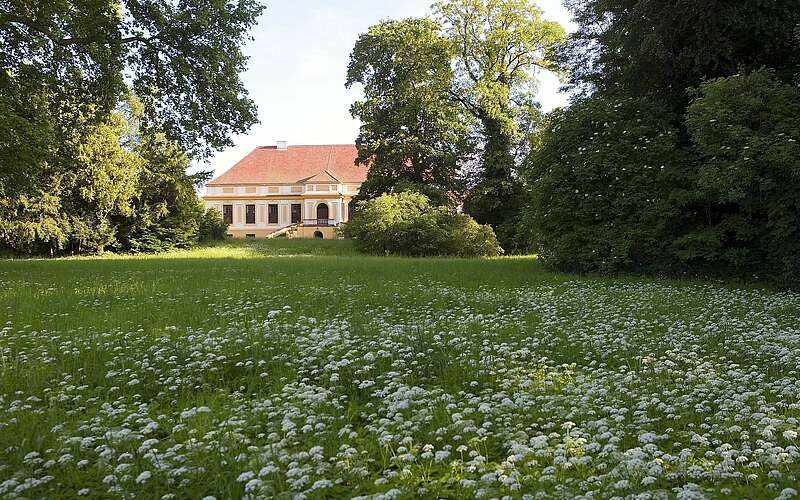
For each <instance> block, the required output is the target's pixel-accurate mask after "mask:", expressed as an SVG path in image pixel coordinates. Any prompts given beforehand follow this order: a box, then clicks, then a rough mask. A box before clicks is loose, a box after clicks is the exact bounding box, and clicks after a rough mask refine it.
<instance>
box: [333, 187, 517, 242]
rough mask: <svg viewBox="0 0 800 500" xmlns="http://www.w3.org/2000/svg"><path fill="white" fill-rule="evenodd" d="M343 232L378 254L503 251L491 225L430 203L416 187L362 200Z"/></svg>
mask: <svg viewBox="0 0 800 500" xmlns="http://www.w3.org/2000/svg"><path fill="white" fill-rule="evenodd" d="M345 235H346V236H348V237H350V238H353V240H354V242H355V246H356V248H357V249H358V250H360V251H362V252H365V253H372V254H379V255H383V254H386V255H389V254H391V255H407V256H434V255H451V256H457V257H478V256H497V255H499V254H500V253H501V252H502V249H501V248H500V245H499V244H498V243H497V239H496V238H495V236H494V232H493V231H492V229H491V227H489V226H485V225H483V226H482V225H479V224H478V223H477V222H475V221H474V220H473V219H472V218H471V217H469V216H468V215H465V214H459V213H455V212H453V211H451V210H449V209H447V208H445V207H436V206H432V205H431V203H430V200H428V198H427V197H425V196H424V195H422V194H420V193H414V192H402V193H397V194H384V195H381V196H379V197H377V198H374V199H371V200H366V201H362V202H359V203H358V204H357V206H356V210H355V213H354V214H353V218H352V219H351V221H350V222H349V223H348V224H347V226H346V228H345Z"/></svg>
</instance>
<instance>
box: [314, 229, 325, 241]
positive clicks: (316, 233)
mask: <svg viewBox="0 0 800 500" xmlns="http://www.w3.org/2000/svg"><path fill="white" fill-rule="evenodd" d="M314 238H316V239H318V240H321V239H323V238H325V236H324V235H323V234H322V231H314Z"/></svg>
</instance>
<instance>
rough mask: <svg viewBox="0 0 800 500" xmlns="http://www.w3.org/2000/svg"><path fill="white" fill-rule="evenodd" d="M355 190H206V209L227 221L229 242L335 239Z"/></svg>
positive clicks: (343, 187) (255, 187)
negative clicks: (231, 238)
mask: <svg viewBox="0 0 800 500" xmlns="http://www.w3.org/2000/svg"><path fill="white" fill-rule="evenodd" d="M359 187H360V184H352V183H348V184H333V183H330V182H328V183H324V184H321V183H320V184H309V185H298V184H286V185H240V186H209V188H208V190H207V193H206V195H205V196H204V197H203V200H204V202H205V206H206V208H214V209H216V210H218V211H219V212H220V213H221V214H223V216H225V215H227V216H228V220H229V221H230V225H229V226H228V235H229V236H231V237H234V238H255V239H261V238H270V237H275V235H279V236H285V237H287V238H319V237H322V238H323V239H338V238H341V236H340V231H339V227H340V226H341V224H343V223H345V222H347V220H348V219H349V204H350V201H351V200H352V199H353V196H355V195H356V194H357V193H358V188H359Z"/></svg>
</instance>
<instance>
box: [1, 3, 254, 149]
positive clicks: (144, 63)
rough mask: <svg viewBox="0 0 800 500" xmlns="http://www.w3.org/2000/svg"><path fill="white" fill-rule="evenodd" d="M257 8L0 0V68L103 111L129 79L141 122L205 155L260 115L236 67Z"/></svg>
mask: <svg viewBox="0 0 800 500" xmlns="http://www.w3.org/2000/svg"><path fill="white" fill-rule="evenodd" d="M261 10H262V7H261V6H260V5H259V4H258V3H257V1H256V0H231V1H219V0H195V1H186V0H52V1H47V2H41V1H38V0H0V73H5V74H6V75H7V78H8V79H10V80H16V79H20V78H25V79H28V80H38V81H40V82H42V83H43V84H45V85H47V86H48V87H49V88H50V89H51V90H52V91H53V92H54V96H53V97H56V98H57V97H58V96H59V95H69V96H70V97H71V98H73V102H74V103H75V104H78V105H85V106H91V108H92V109H93V110H95V111H96V112H97V113H98V114H99V115H101V116H102V115H104V114H107V113H108V112H110V110H112V109H113V108H114V106H115V105H116V103H117V102H118V101H119V99H120V95H121V94H123V93H124V92H125V90H126V85H125V81H126V78H128V79H129V81H130V82H131V84H132V86H133V88H134V90H135V91H136V93H137V94H138V95H139V97H140V98H141V99H142V100H143V101H144V103H145V105H146V106H145V111H146V117H147V119H148V121H149V122H151V123H158V124H159V125H160V126H162V127H163V128H164V129H165V130H166V132H167V133H168V135H169V136H170V137H171V138H172V139H173V140H176V141H177V142H178V144H179V145H180V147H181V148H182V149H183V150H185V151H187V152H189V153H191V154H192V155H193V156H196V157H204V156H207V155H209V154H210V153H211V152H213V151H214V150H218V149H220V148H223V147H225V146H229V145H231V140H230V135H231V134H233V133H238V132H244V131H246V130H247V129H248V128H249V127H250V125H252V124H253V123H255V122H256V121H257V119H256V112H255V106H254V104H253V102H252V101H251V100H250V99H249V98H248V97H247V91H246V90H245V89H244V87H243V85H242V83H241V81H240V80H239V73H241V72H242V71H243V70H244V68H245V63H246V57H245V56H244V55H243V54H242V51H241V46H242V44H243V42H244V41H245V40H246V39H247V37H248V35H247V33H248V31H249V28H250V27H252V26H253V25H254V24H255V22H256V19H257V17H258V15H259V14H260V12H261ZM5 92H7V89H6V88H4V87H0V93H5ZM84 112H85V110H84ZM101 119H102V118H101Z"/></svg>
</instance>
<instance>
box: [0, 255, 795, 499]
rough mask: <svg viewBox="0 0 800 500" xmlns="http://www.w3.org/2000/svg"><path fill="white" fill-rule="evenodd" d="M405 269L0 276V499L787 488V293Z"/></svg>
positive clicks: (685, 492)
mask: <svg viewBox="0 0 800 500" xmlns="http://www.w3.org/2000/svg"><path fill="white" fill-rule="evenodd" d="M287 260H288V259H287ZM310 262H313V261H312V260H306V261H303V265H306V264H308V263H310ZM329 262H333V260H331V261H329ZM365 262H369V261H365ZM389 262H395V261H389ZM404 262H405V263H404V264H402V265H403V266H406V267H404V269H405V271H408V272H409V273H410V274H409V276H408V277H405V278H403V279H388V280H387V279H384V280H382V281H380V282H377V281H371V280H369V279H360V278H358V277H356V276H355V275H352V274H350V275H347V276H349V278H348V281H347V282H345V283H343V282H342V281H341V280H334V279H330V280H329V281H328V280H326V279H322V280H321V281H320V282H317V283H314V284H302V283H299V282H298V281H297V280H296V276H293V275H291V274H290V273H284V272H277V271H274V272H271V274H269V279H266V278H263V275H261V276H260V275H257V274H251V275H250V276H249V277H247V276H245V274H246V273H244V272H242V270H241V269H239V268H237V267H236V266H237V265H238V264H230V268H229V269H227V271H228V275H229V276H230V277H228V278H222V279H217V280H216V281H213V282H212V281H209V282H208V283H207V286H202V287H199V288H196V289H193V288H191V287H184V288H181V289H180V290H182V291H179V290H173V291H172V293H166V292H165V291H164V289H163V288H159V286H166V283H172V284H174V283H175V282H176V279H175V278H176V277H178V276H186V275H185V274H178V271H175V270H172V271H170V270H168V269H166V268H159V269H158V270H157V274H158V276H159V278H158V280H157V279H156V278H154V277H153V274H147V273H146V272H144V271H142V270H141V269H139V268H138V267H136V266H131V268H130V269H129V270H128V271H126V272H119V273H118V274H117V275H116V276H117V278H118V279H119V282H118V288H113V287H112V288H111V289H108V290H101V291H96V292H95V294H94V295H92V294H90V293H88V292H82V291H81V290H84V291H85V290H88V289H89V287H83V285H87V284H89V282H91V280H92V278H91V277H85V278H81V277H73V279H72V282H71V283H70V284H69V285H64V286H60V287H55V288H54V287H51V288H50V289H49V290H48V289H47V288H44V287H46V286H47V284H46V281H47V280H46V277H40V279H41V282H39V283H37V282H36V278H33V277H28V278H19V279H16V280H11V279H10V277H9V276H10V275H7V274H2V273H0V281H3V285H4V288H5V289H6V290H12V291H13V293H12V294H11V295H10V296H12V298H13V297H14V296H16V297H21V296H23V295H24V294H26V293H34V292H30V290H34V289H36V290H39V291H38V292H35V293H36V294H38V295H37V296H38V297H39V301H40V302H41V303H43V304H45V305H46V307H47V311H45V310H44V309H42V310H41V311H39V312H36V313H35V314H34V312H35V311H37V309H36V307H37V306H36V305H35V304H29V305H28V306H25V307H22V308H20V309H18V310H16V312H13V311H12V308H11V307H10V306H9V307H8V309H6V308H5V307H3V308H2V310H8V311H9V312H10V314H9V317H10V318H12V319H11V320H8V321H7V322H5V324H4V325H0V497H2V498H42V497H58V498H71V497H90V498H101V497H102V498H108V497H126V498H129V497H139V498H164V499H169V498H179V497H181V498H182V497H191V498H212V497H214V498H229V497H245V498H272V497H276V496H277V497H281V498H284V497H285V498H297V499H301V498H339V497H360V498H407V497H415V496H431V497H435V496H440V497H477V498H501V497H510V498H553V497H555V498H564V497H577V498H610V497H628V496H636V497H637V498H668V497H675V496H677V497H679V498H703V497H709V498H713V497H717V498H722V497H743V496H749V497H755V496H758V497H771V498H790V497H794V496H796V494H797V492H796V485H797V484H798V476H799V475H800V465H798V464H799V463H800V450H798V433H799V432H800V371H798V366H800V295H797V294H793V293H788V292H784V293H777V292H770V291H765V290H734V289H728V288H723V287H720V286H717V285H712V284H670V283H667V282H653V281H633V280H617V281H608V280H588V279H587V280H567V281H564V280H563V279H561V278H559V279H555V278H552V279H549V280H544V281H539V282H536V281H535V280H534V279H533V278H532V279H530V280H527V281H524V282H519V280H518V281H517V282H513V281H512V280H510V279H506V278H503V279H502V280H501V279H497V280H493V279H492V278H491V277H488V278H487V280H486V281H487V283H488V284H483V285H478V284H475V283H470V281H471V280H466V279H462V278H464V277H463V276H461V277H460V278H452V277H447V276H441V277H440V278H437V279H433V278H432V275H429V274H425V273H422V272H421V271H419V270H417V272H418V273H420V274H417V275H414V274H413V273H411V270H412V268H413V266H421V265H423V264H420V263H416V262H415V261H404ZM509 262H510V261H509ZM395 265H399V264H395ZM426 265H430V264H426ZM459 265H461V264H459ZM463 265H464V266H492V265H498V266H500V265H510V264H503V263H500V264H494V263H492V262H491V261H490V262H483V263H481V262H465V263H464V264H463ZM515 265H516V264H515ZM237 269H238V271H237ZM186 270H188V268H186ZM186 270H184V272H186ZM218 271H221V270H219V269H218ZM220 274H221V272H220ZM503 276H506V275H503ZM531 276H537V275H536V274H535V273H534V274H532V275H531ZM548 276H550V275H548ZM148 280H149V281H148ZM159 280H160V281H159ZM236 280H239V281H236ZM180 281H181V280H177V282H180ZM136 283H145V284H147V286H140V287H139V289H138V290H139V292H138V293H140V294H141V295H138V297H139V298H140V300H138V301H133V300H130V298H129V297H130V296H126V295H125V293H123V292H121V291H122V290H132V289H134V288H135V287H136ZM128 287H133V288H128ZM70 289H72V290H74V292H70ZM71 293H75V294H77V295H75V296H76V297H81V296H82V298H79V299H77V301H76V302H75V303H70V304H69V307H70V310H63V309H59V304H62V302H60V301H62V300H65V299H64V298H63V297H65V296H69V295H70V294H71ZM130 293H135V292H130ZM14 294H16V295H14ZM8 297H9V295H6V296H4V297H3V299H2V300H3V301H4V303H3V304H2V305H3V306H6V305H7V304H9V303H8V302H7V300H8ZM126 297H127V298H126ZM142 297H146V299H145V298H142ZM158 303H160V304H163V307H164V309H163V310H160V311H157V310H155V309H152V310H151V309H149V308H150V307H152V306H154V304H158ZM171 310H173V311H179V310H181V311H182V310H191V311H192V312H193V314H194V316H192V317H190V316H181V315H178V316H176V315H175V314H170V311H171ZM25 311H28V312H29V316H28V318H29V320H30V322H29V323H20V322H18V320H19V319H21V318H23V317H24V313H25ZM112 311H113V312H115V315H110V312H112ZM148 311H150V312H148ZM153 311H155V312H153ZM34 316H35V318H34ZM89 318H93V319H92V320H91V321H90V319H89ZM177 320H180V321H177ZM158 325H160V326H158ZM157 326H158V327H157Z"/></svg>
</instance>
